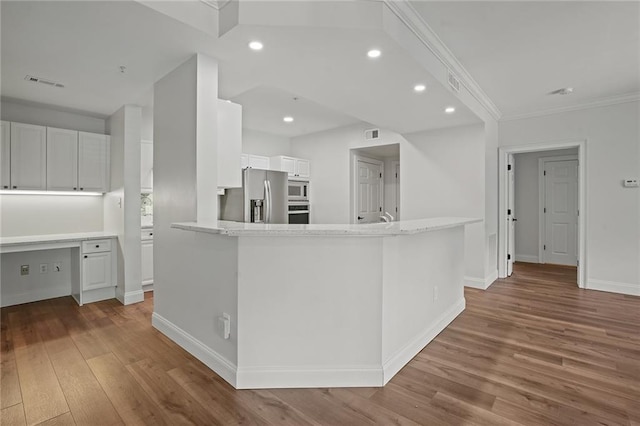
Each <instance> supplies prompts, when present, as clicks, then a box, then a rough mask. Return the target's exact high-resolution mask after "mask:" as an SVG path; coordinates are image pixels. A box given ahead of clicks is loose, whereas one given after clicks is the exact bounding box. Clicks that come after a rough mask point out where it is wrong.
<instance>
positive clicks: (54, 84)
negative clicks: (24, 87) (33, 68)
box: [24, 75, 64, 87]
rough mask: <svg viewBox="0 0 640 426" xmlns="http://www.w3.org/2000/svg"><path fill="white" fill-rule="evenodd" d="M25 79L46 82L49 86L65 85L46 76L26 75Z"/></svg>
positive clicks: (33, 81)
mask: <svg viewBox="0 0 640 426" xmlns="http://www.w3.org/2000/svg"><path fill="white" fill-rule="evenodd" d="M24 79H25V80H27V81H30V82H32V83H41V84H45V85H47V86H52V87H64V84H62V83H57V82H55V81H51V80H47V79H46V78H40V77H33V76H31V75H27V76H25V77H24Z"/></svg>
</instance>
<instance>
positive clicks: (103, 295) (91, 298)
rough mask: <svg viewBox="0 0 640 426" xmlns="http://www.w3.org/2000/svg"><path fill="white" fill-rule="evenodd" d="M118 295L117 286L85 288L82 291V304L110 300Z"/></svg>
mask: <svg viewBox="0 0 640 426" xmlns="http://www.w3.org/2000/svg"><path fill="white" fill-rule="evenodd" d="M115 297H116V288H115V287H105V288H98V289H95V290H88V291H87V290H85V291H83V292H82V304H83V305H84V304H87V303H93V302H99V301H101V300H109V299H113V298H115Z"/></svg>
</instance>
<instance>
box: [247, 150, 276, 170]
mask: <svg viewBox="0 0 640 426" xmlns="http://www.w3.org/2000/svg"><path fill="white" fill-rule="evenodd" d="M270 163H271V162H270V161H269V157H264V156H262V155H254V154H242V155H241V156H240V168H241V169H246V168H247V167H251V168H252V169H263V170H270V169H269V167H270V165H271V164H270Z"/></svg>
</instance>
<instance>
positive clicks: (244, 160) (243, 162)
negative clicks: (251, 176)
mask: <svg viewBox="0 0 640 426" xmlns="http://www.w3.org/2000/svg"><path fill="white" fill-rule="evenodd" d="M247 167H249V155H248V154H240V169H246V168H247Z"/></svg>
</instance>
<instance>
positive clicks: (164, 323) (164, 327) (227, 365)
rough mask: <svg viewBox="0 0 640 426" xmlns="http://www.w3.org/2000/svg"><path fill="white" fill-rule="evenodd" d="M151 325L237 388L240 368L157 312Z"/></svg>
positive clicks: (152, 317)
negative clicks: (237, 376) (237, 375)
mask: <svg viewBox="0 0 640 426" xmlns="http://www.w3.org/2000/svg"><path fill="white" fill-rule="evenodd" d="M151 324H152V325H153V326H154V327H155V328H156V329H157V330H158V331H160V332H161V333H162V334H164V335H165V336H167V337H168V338H170V339H171V340H173V341H174V342H176V343H177V344H178V345H179V346H181V347H182V348H183V349H184V350H186V351H187V352H189V353H190V354H191V355H193V356H194V357H196V358H197V359H199V360H200V361H202V362H203V363H204V364H205V365H206V366H207V367H209V368H210V369H212V370H213V371H215V372H216V373H217V374H218V375H219V376H220V377H222V378H223V379H224V380H226V381H227V382H229V384H230V385H231V386H233V387H236V374H237V370H238V367H236V365H235V364H233V363H232V362H231V361H229V360H228V359H226V358H225V357H223V356H222V355H220V354H219V353H217V352H216V351H214V350H213V349H211V348H209V347H208V346H207V345H205V344H204V343H202V342H201V341H199V340H198V339H196V338H195V337H193V336H191V335H190V334H189V333H187V332H186V331H184V330H183V329H181V328H180V327H178V326H176V325H174V324H173V323H172V322H171V321H169V320H167V319H166V318H164V317H162V316H161V315H159V314H158V313H156V312H154V313H153V315H152V316H151Z"/></svg>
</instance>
